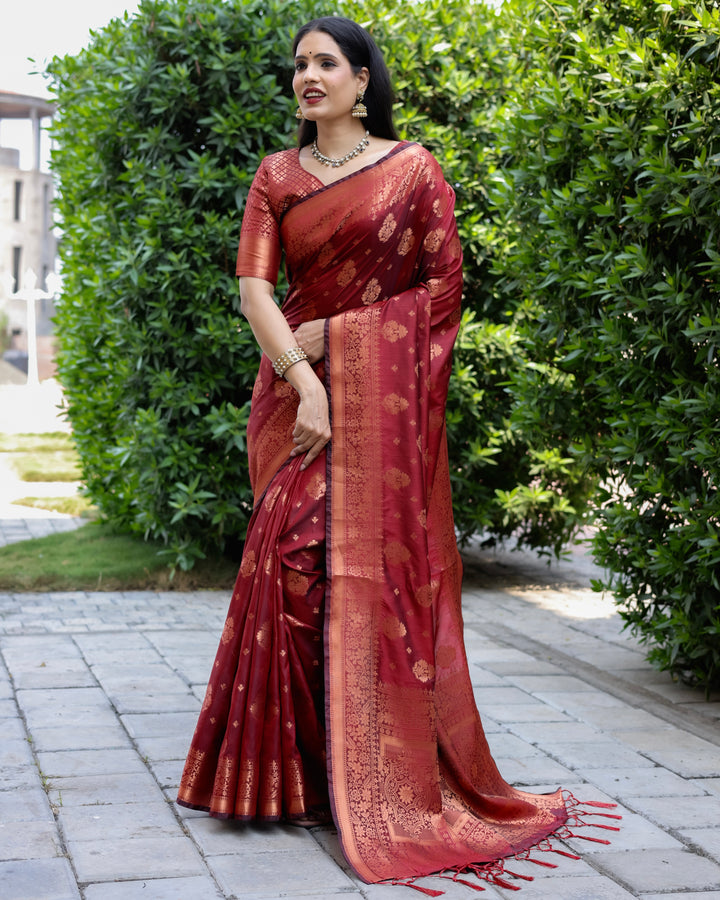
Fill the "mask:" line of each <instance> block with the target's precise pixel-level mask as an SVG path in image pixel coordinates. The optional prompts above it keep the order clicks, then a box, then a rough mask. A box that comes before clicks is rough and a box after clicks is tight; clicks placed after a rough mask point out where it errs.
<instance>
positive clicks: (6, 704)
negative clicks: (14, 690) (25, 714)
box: [0, 697, 19, 719]
mask: <svg viewBox="0 0 720 900" xmlns="http://www.w3.org/2000/svg"><path fill="white" fill-rule="evenodd" d="M18 715H19V713H18V708H17V704H16V703H15V699H14V698H13V697H7V698H5V699H2V700H0V719H13V718H16V717H17V716H18Z"/></svg>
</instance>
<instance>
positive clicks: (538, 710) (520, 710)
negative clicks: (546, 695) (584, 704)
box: [476, 697, 573, 724]
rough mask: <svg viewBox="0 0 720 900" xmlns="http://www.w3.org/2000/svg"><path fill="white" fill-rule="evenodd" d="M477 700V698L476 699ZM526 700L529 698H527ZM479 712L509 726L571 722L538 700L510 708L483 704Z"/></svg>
mask: <svg viewBox="0 0 720 900" xmlns="http://www.w3.org/2000/svg"><path fill="white" fill-rule="evenodd" d="M476 699H477V697H476ZM527 699H528V700H530V699H531V698H530V697H528V698H527ZM480 711H481V713H482V716H483V721H484V719H485V716H486V715H488V716H492V718H493V719H496V720H497V721H498V722H504V723H505V724H510V723H511V722H572V721H573V720H572V719H571V718H570V716H567V715H565V713H564V712H561V711H560V710H559V709H556V708H551V707H549V706H547V705H546V704H545V703H542V702H540V701H539V700H534V701H532V702H529V703H513V704H511V705H510V706H504V705H503V706H501V705H497V704H493V703H489V704H484V705H483V706H482V707H481V708H480Z"/></svg>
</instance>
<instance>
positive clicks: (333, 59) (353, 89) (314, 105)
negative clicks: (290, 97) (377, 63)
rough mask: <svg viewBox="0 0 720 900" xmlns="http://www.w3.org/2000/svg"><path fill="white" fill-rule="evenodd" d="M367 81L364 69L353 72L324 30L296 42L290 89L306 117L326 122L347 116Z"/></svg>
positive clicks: (345, 58) (312, 32) (311, 33)
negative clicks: (293, 72) (293, 71)
mask: <svg viewBox="0 0 720 900" xmlns="http://www.w3.org/2000/svg"><path fill="white" fill-rule="evenodd" d="M367 83H368V70H367V69H362V70H361V71H360V72H359V73H358V74H357V75H356V74H355V73H354V72H353V70H352V67H351V65H350V62H349V61H348V59H347V57H346V56H344V55H343V52H342V50H341V49H340V48H339V47H338V45H337V44H336V43H335V41H334V40H333V39H332V38H331V37H330V35H329V34H325V32H324V31H311V32H310V33H309V34H306V35H305V37H304V38H303V39H302V40H301V41H300V43H299V44H298V47H297V51H296V53H295V75H294V77H293V91H294V92H295V96H296V97H297V101H298V104H299V105H300V109H301V110H302V113H303V116H304V117H305V118H306V119H310V120H311V121H313V122H323V121H325V122H330V121H333V120H337V119H341V118H343V117H350V113H351V110H352V108H353V106H354V105H355V101H356V99H357V97H358V94H359V93H360V92H361V91H364V90H365V88H366V87H367Z"/></svg>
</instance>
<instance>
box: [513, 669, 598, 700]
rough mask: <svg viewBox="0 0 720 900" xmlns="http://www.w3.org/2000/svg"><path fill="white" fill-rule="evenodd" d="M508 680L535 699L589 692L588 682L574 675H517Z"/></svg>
mask: <svg viewBox="0 0 720 900" xmlns="http://www.w3.org/2000/svg"><path fill="white" fill-rule="evenodd" d="M506 678H507V680H508V681H509V682H510V683H511V684H514V685H515V686H516V687H519V688H520V689H521V690H523V691H527V692H528V694H532V695H533V696H535V697H543V696H544V695H546V694H547V695H556V694H558V693H563V694H566V693H582V694H586V693H587V692H588V685H587V682H586V681H583V680H582V679H581V678H575V677H574V676H572V675H536V674H532V675H515V674H510V675H507V676H506Z"/></svg>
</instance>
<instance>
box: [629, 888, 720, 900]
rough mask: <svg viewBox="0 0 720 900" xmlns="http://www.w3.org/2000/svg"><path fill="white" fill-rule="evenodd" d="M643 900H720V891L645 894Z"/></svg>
mask: <svg viewBox="0 0 720 900" xmlns="http://www.w3.org/2000/svg"><path fill="white" fill-rule="evenodd" d="M642 898H643V900H720V890H717V891H693V892H692V893H686V892H685V891H680V892H678V891H673V892H672V894H643V895H642Z"/></svg>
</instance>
